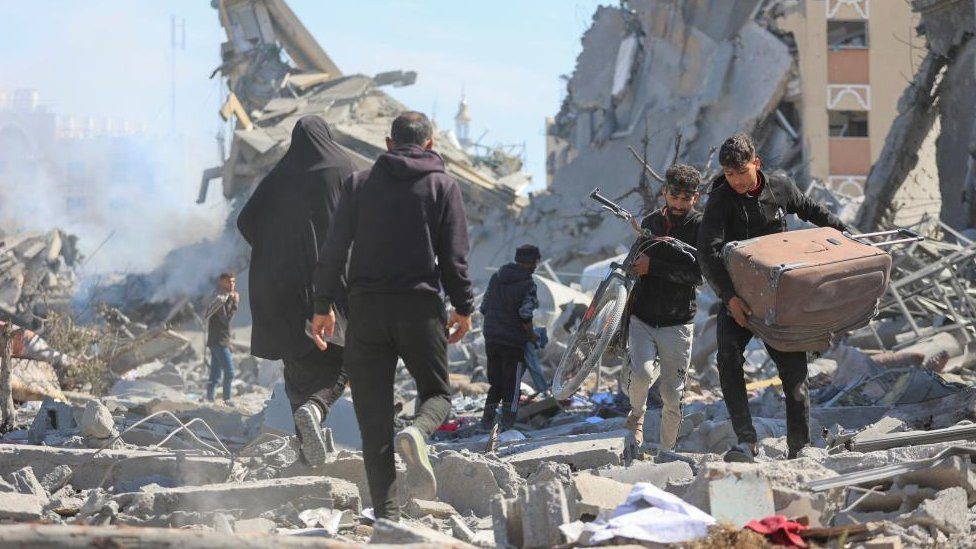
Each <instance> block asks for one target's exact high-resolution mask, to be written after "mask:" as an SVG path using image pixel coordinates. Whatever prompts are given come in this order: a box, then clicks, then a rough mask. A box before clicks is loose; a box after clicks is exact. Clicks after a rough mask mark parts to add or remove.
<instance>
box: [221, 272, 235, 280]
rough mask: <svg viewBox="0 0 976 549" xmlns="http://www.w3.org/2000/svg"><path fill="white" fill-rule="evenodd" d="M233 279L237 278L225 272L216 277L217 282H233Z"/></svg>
mask: <svg viewBox="0 0 976 549" xmlns="http://www.w3.org/2000/svg"><path fill="white" fill-rule="evenodd" d="M235 278H237V276H235V275H234V273H232V272H230V271H227V272H223V273H220V276H218V277H217V280H233V279H235Z"/></svg>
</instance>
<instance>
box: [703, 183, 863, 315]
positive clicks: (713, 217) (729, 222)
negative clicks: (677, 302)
mask: <svg viewBox="0 0 976 549" xmlns="http://www.w3.org/2000/svg"><path fill="white" fill-rule="evenodd" d="M759 183H760V185H761V186H762V189H761V191H760V193H759V196H758V197H753V196H750V195H749V194H745V195H740V194H739V193H737V192H735V190H734V189H733V188H732V187H731V186H729V183H728V181H726V179H725V176H724V175H721V176H719V177H718V178H717V179H715V181H714V182H713V183H712V186H711V190H710V191H709V195H708V203H707V204H706V205H705V215H704V217H703V218H702V224H701V228H700V229H699V230H698V260H699V263H701V268H702V274H703V275H705V279H706V280H707V281H708V283H709V284H710V285H711V286H712V289H713V290H715V294H716V295H718V297H719V299H721V300H722V301H723V302H724V303H728V301H729V300H730V299H732V298H733V297H734V296H735V287H734V286H733V285H732V278H731V277H729V272H728V270H726V268H725V262H724V260H723V259H722V248H724V247H725V245H726V244H727V243H729V242H732V241H736V240H747V239H749V238H756V237H760V236H765V235H768V234H775V233H782V232H785V231H786V216H787V214H796V215H797V216H799V218H800V219H802V220H804V221H809V222H810V223H813V224H814V225H817V226H819V227H833V228H835V229H837V230H839V231H843V230H845V229H846V227H845V226H844V223H843V222H842V221H841V220H840V219H838V218H837V216H835V215H834V214H832V213H830V211H829V210H828V209H827V208H826V207H824V206H823V205H822V204H819V203H817V202H814V201H813V200H810V198H808V197H807V196H806V195H804V194H803V193H801V192H800V189H798V188H796V185H795V184H794V183H793V180H792V179H790V178H789V176H787V175H785V174H775V173H774V174H767V173H765V172H763V171H760V172H759Z"/></svg>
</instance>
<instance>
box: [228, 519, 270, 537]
mask: <svg viewBox="0 0 976 549" xmlns="http://www.w3.org/2000/svg"><path fill="white" fill-rule="evenodd" d="M277 528H278V526H277V525H276V524H275V523H274V521H273V520H269V519H266V518H262V517H257V518H252V519H244V520H236V521H234V533H235V534H270V533H272V532H274V531H275V530H276V529H277Z"/></svg>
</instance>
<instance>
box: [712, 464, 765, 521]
mask: <svg viewBox="0 0 976 549" xmlns="http://www.w3.org/2000/svg"><path fill="white" fill-rule="evenodd" d="M708 500H709V504H710V506H709V508H710V514H711V515H712V516H713V517H715V520H717V521H719V522H727V523H731V524H733V525H734V526H736V527H739V528H742V527H744V526H745V525H746V524H748V523H749V522H751V521H753V520H759V519H762V518H765V517H768V516H770V515H774V514H776V513H775V511H776V507H775V505H774V503H773V490H772V487H771V486H770V484H769V481H768V480H767V479H765V478H763V477H762V476H760V474H759V472H758V471H748V472H743V473H740V474H730V475H728V476H725V477H721V478H717V479H714V480H712V481H710V482H709V483H708Z"/></svg>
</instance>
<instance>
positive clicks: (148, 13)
mask: <svg viewBox="0 0 976 549" xmlns="http://www.w3.org/2000/svg"><path fill="white" fill-rule="evenodd" d="M600 3H601V2H600V1H599V0H532V1H525V0H494V1H491V2H472V1H458V0H365V1H360V2H348V1H346V2H337V1H333V0H291V1H290V2H289V4H290V5H291V7H292V9H293V10H294V11H295V12H296V13H297V14H298V16H299V17H300V18H301V19H302V21H303V22H304V23H305V25H306V26H307V27H308V29H309V30H310V31H311V32H312V34H313V35H314V36H315V37H316V38H317V39H318V41H319V43H320V44H321V45H322V47H323V48H325V50H326V51H327V52H328V53H329V54H330V55H331V56H332V57H333V59H334V60H335V61H336V63H337V64H338V65H339V67H340V68H341V69H342V70H343V71H344V72H346V73H356V72H360V73H364V74H370V75H372V74H375V73H377V72H381V71H386V70H393V69H409V70H415V71H417V72H418V74H419V77H418V80H417V84H415V85H414V86H412V87H407V88H399V89H393V88H389V89H388V90H387V91H388V92H390V93H391V94H392V95H394V96H395V97H396V98H398V99H399V100H401V101H402V102H403V103H405V104H406V105H408V106H410V107H412V108H415V109H418V110H422V111H425V112H428V113H430V112H431V111H434V110H435V108H436V111H435V116H436V119H437V121H438V123H439V125H440V126H441V127H442V128H445V127H453V117H454V114H455V113H456V109H457V103H458V100H459V98H460V94H461V90H462V87H463V89H464V90H465V93H466V95H467V98H468V102H469V103H470V106H471V111H472V114H473V116H474V121H473V122H472V135H473V136H475V137H477V136H480V135H482V133H483V132H484V131H485V130H487V131H488V134H487V135H486V136H485V139H484V143H486V144H495V143H506V144H508V143H522V142H524V143H525V144H526V150H527V156H528V170H529V171H530V173H531V174H532V175H533V176H534V177H535V180H536V184H537V185H538V184H541V183H542V182H544V154H545V143H544V137H543V131H544V126H543V121H544V118H545V117H546V116H549V115H552V114H555V113H556V111H557V110H558V108H559V101H560V98H561V94H562V88H563V87H564V86H563V84H562V82H561V81H560V79H559V76H560V75H562V74H569V73H570V72H571V71H572V68H573V66H574V63H575V59H576V56H577V55H578V54H579V50H580V37H581V35H582V33H583V31H584V30H585V29H586V28H587V27H588V26H589V23H590V21H591V17H592V15H593V12H594V10H595V8H596V6H597V5H599V4H600ZM602 3H608V2H602ZM171 15H176V16H177V17H178V18H181V19H184V20H185V21H186V49H185V50H181V51H178V52H177V54H176V81H177V101H176V104H177V128H178V132H179V133H180V134H181V135H182V137H183V139H184V142H185V143H186V144H187V145H186V146H187V148H188V154H187V156H186V162H187V164H188V166H187V168H189V170H188V171H189V172H191V173H193V172H195V171H196V170H197V169H198V168H199V169H202V168H204V167H206V166H207V165H212V164H214V163H215V162H216V160H217V153H216V145H215V142H214V138H213V136H214V134H215V132H216V131H217V129H218V128H219V127H220V123H219V120H218V118H217V114H216V112H217V109H218V107H219V90H218V86H219V85H222V83H220V81H219V79H217V78H215V79H214V80H209V79H208V77H209V75H210V73H211V71H212V70H213V69H214V67H216V66H217V65H218V63H219V56H218V53H219V47H220V43H221V42H222V41H223V40H224V34H223V32H222V31H221V28H220V26H219V24H218V21H217V12H216V11H215V10H214V9H212V8H211V7H210V2H209V1H207V0H195V1H189V0H179V1H166V2H163V1H149V0H138V1H137V0H126V1H122V0H85V1H81V0H75V1H67V0H37V1H31V2H20V1H14V0H0V21H3V32H0V88H3V89H6V90H8V91H12V90H14V89H17V88H24V87H30V88H36V89H38V90H39V91H40V93H41V98H42V103H44V104H46V105H48V106H49V107H50V108H51V109H52V110H54V111H55V112H57V113H59V114H66V115H67V114H73V115H93V116H97V117H112V118H119V119H131V120H134V121H138V122H148V123H150V124H151V125H152V127H153V128H154V129H156V130H159V131H166V130H168V129H169V127H170V82H171V74H172V71H171V51H170V16H171ZM191 179H192V180H191V181H185V182H183V181H181V182H178V183H175V184H174V190H176V191H178V192H185V193H187V201H186V203H187V207H188V208H191V207H194V206H193V200H192V198H193V195H194V193H195V189H196V185H197V183H198V180H197V179H196V178H195V177H194V178H191Z"/></svg>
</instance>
